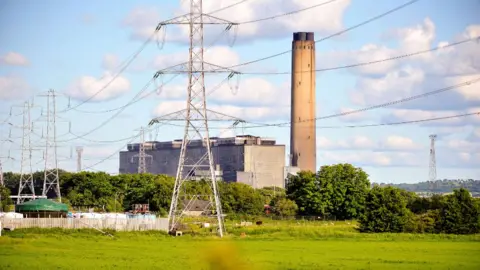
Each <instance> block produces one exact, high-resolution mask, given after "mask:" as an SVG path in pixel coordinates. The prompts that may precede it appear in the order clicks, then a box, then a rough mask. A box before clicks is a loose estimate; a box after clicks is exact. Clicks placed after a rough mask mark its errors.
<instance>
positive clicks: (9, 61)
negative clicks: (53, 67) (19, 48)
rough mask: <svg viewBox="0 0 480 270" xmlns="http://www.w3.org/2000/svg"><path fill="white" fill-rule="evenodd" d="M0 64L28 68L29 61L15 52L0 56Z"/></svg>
mask: <svg viewBox="0 0 480 270" xmlns="http://www.w3.org/2000/svg"><path fill="white" fill-rule="evenodd" d="M0 63H2V64H4V65H9V66H24V67H25V66H29V65H30V61H28V59H27V58H26V57H25V56H23V55H21V54H19V53H16V52H8V53H6V54H5V55H3V56H0Z"/></svg>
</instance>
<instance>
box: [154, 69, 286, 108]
mask: <svg viewBox="0 0 480 270" xmlns="http://www.w3.org/2000/svg"><path fill="white" fill-rule="evenodd" d="M226 76H227V75H225V77H226ZM236 87H237V78H236V77H233V78H232V79H231V80H230V81H224V82H223V83H222V80H221V79H219V77H218V76H217V77H215V78H212V79H211V80H207V81H206V94H207V101H208V102H209V104H211V103H210V102H212V103H218V104H232V105H246V106H247V105H248V106H266V105H276V106H282V107H283V106H290V83H289V82H285V83H283V84H280V85H277V84H273V83H272V82H270V81H267V80H265V79H262V78H257V77H250V78H243V77H240V79H239V81H238V89H237V88H236ZM186 88H187V81H186V80H182V81H181V82H179V83H178V84H173V85H165V86H164V87H162V89H161V91H160V92H159V94H158V98H160V99H185V98H186ZM272 97H281V98H272Z"/></svg>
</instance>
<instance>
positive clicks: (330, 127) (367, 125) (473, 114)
mask: <svg viewBox="0 0 480 270" xmlns="http://www.w3.org/2000/svg"><path fill="white" fill-rule="evenodd" d="M475 115H480V111H479V112H473V113H464V114H457V115H451V116H443V117H433V118H424V119H417V120H410V121H401V122H389V123H380V124H365V125H346V126H317V127H316V128H317V129H340V128H365V127H380V126H395V125H406V124H415V123H423V122H432V121H439V120H448V119H455V118H462V117H467V116H475ZM268 126H274V125H268ZM260 127H266V126H245V127H243V128H245V129H247V128H260ZM277 127H288V126H285V125H279V126H277Z"/></svg>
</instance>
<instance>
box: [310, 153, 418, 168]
mask: <svg viewBox="0 0 480 270" xmlns="http://www.w3.org/2000/svg"><path fill="white" fill-rule="evenodd" d="M318 156H319V159H320V160H321V162H322V163H324V164H334V163H351V164H353V165H354V166H374V167H391V166H419V165H420V164H422V163H421V162H420V160H419V157H418V155H415V154H413V153H406V152H397V153H393V152H365V151H361V152H331V151H325V152H319V154H318Z"/></svg>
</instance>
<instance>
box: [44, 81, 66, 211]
mask: <svg viewBox="0 0 480 270" xmlns="http://www.w3.org/2000/svg"><path fill="white" fill-rule="evenodd" d="M55 96H56V94H55V91H54V90H49V91H48V93H47V94H46V97H47V111H46V114H47V115H46V119H45V121H46V122H47V124H46V131H45V153H44V159H45V167H44V177H43V189H42V196H45V197H46V196H47V194H48V191H50V190H51V189H53V190H54V191H55V195H56V196H57V198H58V200H59V201H60V202H61V201H62V195H61V193H60V181H59V177H58V159H57V127H56V124H57V111H56V105H55Z"/></svg>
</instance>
